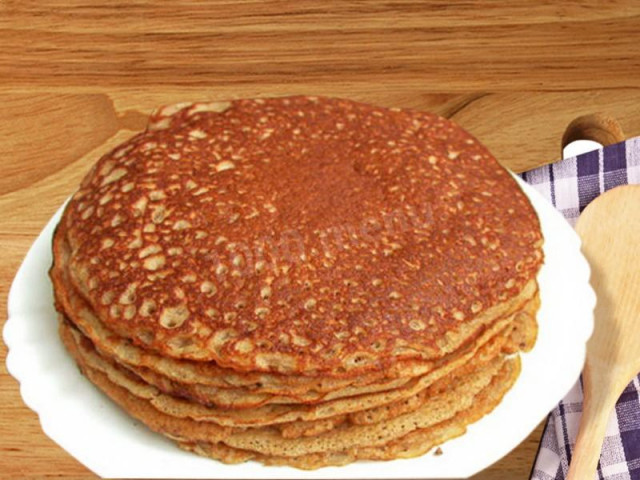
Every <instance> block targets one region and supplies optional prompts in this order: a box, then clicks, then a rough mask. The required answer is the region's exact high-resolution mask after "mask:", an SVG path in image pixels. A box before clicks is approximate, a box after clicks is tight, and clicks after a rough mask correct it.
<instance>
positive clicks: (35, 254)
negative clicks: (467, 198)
mask: <svg viewBox="0 0 640 480" xmlns="http://www.w3.org/2000/svg"><path fill="white" fill-rule="evenodd" d="M519 182H520V181H519ZM520 184H521V185H522V187H523V189H524V191H525V192H526V193H527V195H528V196H529V198H530V199H531V201H532V203H533V205H534V207H535V209H536V211H537V212H538V215H539V217H540V221H541V224H542V230H543V234H544V237H545V244H544V254H545V264H544V266H543V267H542V269H541V271H540V274H539V283H540V295H541V301H542V306H541V308H540V312H539V314H538V322H539V336H538V341H537V343H536V346H535V347H534V349H533V351H532V352H530V353H528V354H525V355H523V358H522V373H521V375H520V377H519V378H518V380H517V382H516V384H515V385H514V387H513V388H512V389H511V390H510V391H509V392H508V393H507V394H506V396H505V397H504V399H503V401H502V402H501V403H500V405H498V407H497V408H496V409H495V410H494V411H493V412H492V413H491V414H489V415H487V416H486V417H484V418H482V419H481V420H480V421H478V422H477V423H475V424H473V425H471V426H470V427H469V429H468V432H467V433H466V434H465V435H463V436H462V437H459V438H456V439H453V440H450V441H449V442H446V443H445V444H443V445H442V447H441V448H442V450H443V452H444V453H443V455H439V456H435V455H433V454H432V453H428V454H426V455H424V456H422V457H419V458H415V459H409V460H395V461H391V462H358V463H354V464H351V465H347V466H344V467H329V468H323V469H320V470H315V471H311V472H303V471H300V470H296V469H293V468H289V467H265V466H263V465H261V464H259V463H256V462H247V463H245V464H240V465H224V464H222V463H219V462H216V461H213V460H209V459H206V458H201V457H198V456H196V455H194V454H191V453H187V452H183V451H182V450H180V449H178V447H176V446H174V445H173V444H172V443H171V442H170V441H169V440H166V439H164V438H163V437H161V436H160V435H157V434H154V433H152V432H151V431H149V430H148V429H147V428H146V427H144V426H143V425H141V424H140V423H138V422H137V421H135V420H133V419H131V418H130V417H129V416H128V415H126V414H125V413H124V412H123V411H121V410H120V409H119V408H118V407H117V406H116V405H115V404H114V403H112V402H111V401H110V400H109V399H108V398H107V397H106V396H105V395H103V394H102V393H101V392H100V391H98V390H97V389H96V388H95V387H94V386H93V385H92V384H91V383H89V381H88V380H86V379H85V378H84V377H83V376H82V375H80V373H79V371H78V369H77V368H76V366H75V364H74V363H73V361H72V360H71V358H70V357H69V355H67V354H66V352H65V350H64V348H63V346H62V344H61V342H60V340H59V339H58V334H57V320H56V313H55V311H54V308H53V297H52V292H51V284H50V282H49V278H48V276H47V270H48V268H49V265H50V264H51V248H50V245H51V235H52V233H53V229H54V227H55V225H56V223H57V221H58V219H59V217H60V214H61V211H62V209H60V211H58V213H57V214H56V215H55V216H54V217H53V218H52V219H51V221H50V222H49V224H48V225H47V226H46V227H45V229H44V230H43V231H42V233H41V234H40V236H39V237H38V239H37V240H36V242H35V243H34V244H33V246H32V247H31V249H30V250H29V253H28V254H27V256H26V258H25V260H24V262H23V264H22V266H21V267H20V270H19V271H18V274H17V275H16V277H15V280H14V282H13V285H12V287H11V292H10V294H9V318H8V320H7V323H6V325H5V327H4V340H5V343H6V344H7V345H8V347H9V355H8V357H7V369H8V370H9V372H10V373H11V375H13V376H14V377H15V378H16V379H17V380H18V381H19V382H20V392H21V394H22V398H23V399H24V401H25V403H26V404H27V405H28V406H29V407H30V408H31V409H32V410H34V411H35V412H36V413H37V414H38V415H39V416H40V422H41V423H42V428H43V430H44V432H45V433H46V434H47V435H48V436H49V437H51V438H52V439H53V440H54V441H55V442H57V443H58V444H59V445H60V446H61V447H62V448H64V449H65V450H66V451H67V452H69V453H70V454H71V455H73V456H74V457H75V458H76V459H78V461H80V462H81V463H82V464H84V465H85V466H87V467H88V468H89V469H91V470H92V471H94V472H95V473H97V474H98V475H101V476H104V477H111V478H112V477H129V478H135V477H138V478H139V477H145V478H152V477H155V478H158V477H161V478H300V477H304V478H409V477H410V478H419V477H422V478H465V477H468V476H471V475H473V474H474V473H477V472H479V471H480V470H483V469H484V468H486V467H488V466H489V465H491V464H492V463H494V462H496V461H497V460H499V459H500V458H502V457H503V456H504V455H506V454H507V453H508V452H509V451H511V450H512V449H513V448H515V447H516V446H517V445H518V444H519V443H520V442H521V441H522V440H523V439H524V438H525V437H526V436H527V435H528V434H529V433H530V432H531V431H532V430H533V429H534V428H535V427H536V426H537V425H538V423H539V422H540V421H541V420H542V419H543V418H544V417H545V416H546V415H547V413H548V412H549V411H550V410H551V409H552V408H553V407H554V406H555V404H556V403H557V402H558V401H559V400H560V399H561V398H562V397H563V396H564V395H565V394H566V392H568V391H569V389H570V388H571V387H572V386H573V384H574V383H575V381H576V379H577V378H578V376H579V374H580V371H581V369H582V365H583V363H584V357H585V344H586V341H587V339H588V338H589V336H590V335H591V331H592V328H593V307H594V306H595V295H594V293H593V290H592V289H591V287H590V286H589V266H588V263H587V262H586V260H585V259H584V257H583V256H582V254H581V253H580V240H579V238H578V236H577V235H576V234H575V232H574V231H573V229H572V228H571V227H570V226H569V224H568V223H567V222H566V221H565V220H564V219H563V218H562V216H561V215H560V214H559V213H558V212H556V210H555V209H554V208H553V207H552V206H551V205H550V204H548V203H547V202H546V200H544V199H543V198H542V197H541V196H540V195H539V194H538V193H537V192H535V191H534V190H533V189H532V188H531V187H529V186H528V185H525V184H523V183H522V182H520Z"/></svg>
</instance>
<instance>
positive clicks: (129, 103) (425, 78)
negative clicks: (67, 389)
mask: <svg viewBox="0 0 640 480" xmlns="http://www.w3.org/2000/svg"><path fill="white" fill-rule="evenodd" d="M504 3H505V5H498V2H480V1H464V2H462V1H460V2H458V1H451V2H435V1H433V2H430V1H419V0H416V1H411V0H405V1H384V2H383V1H363V0H361V1H341V2H331V1H320V0H317V1H316V0H309V1H300V2H286V1H270V2H264V1H259V0H258V1H246V0H242V1H237V0H220V1H216V2H196V1H191V2H176V1H174V2H151V1H145V0H137V1H134V2H124V1H123V2H89V1H75V0H56V1H25V0H23V1H13V0H4V1H2V2H0V105H1V108H2V112H3V114H4V115H3V118H2V120H0V147H2V148H1V149H0V151H1V152H2V159H1V160H0V162H2V163H1V165H2V175H0V212H1V213H2V215H1V216H0V239H1V246H2V255H0V276H1V281H0V289H1V291H0V308H1V309H2V310H3V311H6V303H5V302H6V297H7V293H8V290H9V286H10V284H11V281H12V278H13V276H14V274H15V272H16V270H17V268H18V266H19V264H20V261H21V259H22V257H23V256H24V254H25V253H26V251H27V249H28V248H29V246H30V244H31V243H32V241H33V240H34V238H35V236H36V235H37V234H38V232H39V231H40V229H41V228H42V227H43V225H44V224H45V222H46V221H47V219H48V218H49V217H50V216H51V215H52V214H53V212H54V211H55V210H56V209H57V208H58V206H59V205H60V204H61V202H62V201H63V200H64V199H65V198H66V197H67V196H68V195H69V194H70V193H72V192H73V190H74V188H75V186H76V185H77V184H78V183H79V181H80V179H81V178H82V176H83V175H84V173H85V172H86V171H87V170H88V169H89V167H90V166H91V164H92V162H94V161H95V160H96V159H97V158H98V156H99V155H100V154H102V153H104V152H105V151H107V150H108V149H109V148H110V147H112V146H114V145H116V144H117V143H119V142H120V141H122V140H124V139H125V138H127V137H128V136H130V135H132V134H133V132H135V131H138V130H140V129H141V128H143V126H144V124H145V118H146V116H147V115H148V113H149V112H150V111H151V110H152V109H153V108H154V107H155V106H157V105H160V104H165V103H172V102H177V101H182V100H204V99H209V100H216V99H227V98H235V97H251V96H269V95H283V94H295V93H308V94H320V95H331V96H343V97H349V98H353V99H356V100H362V101H367V102H372V103H377V104H380V105H387V106H397V107H412V108H417V109H424V110H430V111H433V112H436V113H439V114H441V115H444V116H447V117H450V118H453V119H454V120H455V121H457V122H458V123H460V124H461V125H462V126H464V127H465V128H467V129H468V130H470V131H471V132H472V133H473V134H475V135H476V136H477V137H478V138H480V140H481V141H483V142H484V143H485V144H486V145H487V146H488V147H489V148H490V149H491V150H492V151H493V152H494V154H495V155H496V157H497V158H498V159H499V160H500V161H501V162H503V163H504V164H506V165H508V166H510V167H511V168H513V169H515V170H523V169H527V168H530V167H532V166H535V165H540V164H543V163H547V162H550V161H553V160H555V159H557V158H558V157H559V152H560V138H561V136H562V134H563V131H564V129H565V127H566V126H567V124H568V123H569V122H570V121H571V120H572V119H573V118H575V117H576V116H578V115H583V114H586V113H590V112H595V111H604V112H607V113H610V114H612V115H614V116H615V117H616V118H618V120H619V121H620V123H621V125H622V127H623V128H624V130H625V133H626V135H627V136H634V135H639V134H640V89H639V87H640V47H639V45H640V28H638V27H639V26H640V3H639V2H637V1H633V0H629V1H623V0H617V1H608V2H600V1H583V2H577V1H576V2H552V1H519V0H511V1H510V2H504ZM0 354H1V355H2V357H4V356H5V355H6V347H5V346H4V345H3V344H1V345H0ZM540 434H541V428H538V429H537V430H536V431H535V432H533V433H532V434H531V436H530V437H529V438H528V439H527V440H525V441H524V442H523V443H522V444H521V445H520V446H519V447H518V448H516V449H515V450H514V451H513V452H512V453H511V454H510V455H508V456H507V457H506V458H504V459H503V460H501V461H500V462H498V463H497V464H496V465H494V466H493V467H491V468H490V469H488V470H486V471H485V472H482V473H481V474H479V475H478V476H477V477H475V478H477V479H486V480H498V479H510V480H511V479H523V478H527V476H528V474H529V471H530V468H531V464H532V461H533V459H534V456H535V452H536V449H537V445H538V440H539V438H540ZM60 476H63V477H66V478H71V477H76V478H87V477H89V478H90V477H91V474H90V472H89V471H88V470H87V469H85V468H84V467H83V466H82V465H80V464H79V463H78V462H77V461H76V460H74V459H73V458H72V457H70V456H69V455H68V454H66V453H65V452H64V451H63V450H62V449H61V448H60V447H58V446H57V445H56V444H54V443H53V442H52V441H51V440H49V439H48V438H47V437H46V436H45V435H44V434H43V433H42V431H41V429H40V425H39V422H38V418H37V416H36V415H35V414H34V413H33V412H31V411H30V410H29V409H28V408H27V407H25V406H24V404H23V403H22V400H21V398H20V394H19V391H18V384H17V382H16V381H15V380H14V379H13V378H12V377H10V376H9V375H8V373H7V371H6V368H5V366H4V362H2V365H1V366H0V477H3V478H19V477H31V478H43V477H60Z"/></svg>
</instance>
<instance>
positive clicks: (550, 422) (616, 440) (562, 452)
mask: <svg viewBox="0 0 640 480" xmlns="http://www.w3.org/2000/svg"><path fill="white" fill-rule="evenodd" d="M521 177H522V178H523V179H524V180H525V181H526V182H528V183H530V184H531V185H532V186H533V187H534V188H535V189H536V190H538V191H539V192H540V193H542V194H543V195H544V196H545V197H546V198H547V199H549V200H550V201H551V203H553V205H554V206H555V207H556V208H557V209H558V210H560V212H561V213H562V214H563V215H564V216H565V217H566V219H567V220H568V221H569V222H570V223H571V224H572V225H575V222H576V220H577V219H578V216H579V215H580V212H582V210H583V209H584V208H585V207H586V206H587V205H588V204H589V202H591V201H592V200H593V199H594V198H596V197H597V196H598V195H600V194H601V193H603V192H605V191H607V190H610V189H612V188H614V187H616V186H618V185H625V184H640V137H637V138H633V139H630V140H627V141H626V142H622V143H617V144H615V145H610V146H608V147H605V148H602V149H600V150H594V151H592V152H589V153H585V154H583V155H578V156H577V157H572V158H566V159H564V160H561V161H559V162H556V163H554V164H551V165H545V166H543V167H540V168H537V169H535V170H531V171H529V172H525V173H523V174H522V175H521ZM639 352H640V349H639ZM581 412H582V383H581V381H578V382H577V383H576V385H575V386H574V387H573V388H572V389H571V391H570V392H569V393H568V394H567V396H566V397H565V398H564V399H562V401H561V402H560V403H559V404H558V406H557V407H556V408H555V409H554V410H553V411H552V412H551V413H550V415H549V418H548V419H547V424H546V427H545V431H544V433H543V435H542V440H541V442H540V449H539V450H538V455H537V458H536V461H535V464H534V466H533V471H532V476H531V478H532V479H533V480H562V479H564V478H565V476H566V474H567V471H568V469H569V462H570V461H571V451H572V449H573V445H574V443H575V439H576V435H577V433H578V425H579V422H580V416H581ZM596 478H598V479H601V480H640V376H638V377H637V378H635V379H634V381H633V382H631V383H630V384H629V385H628V386H627V388H626V389H625V390H624V393H623V394H622V396H621V397H620V399H619V400H618V403H617V404H616V408H615V410H614V412H612V414H611V418H610V419H609V424H608V426H607V432H606V437H605V440H604V445H603V447H602V453H601V456H600V462H599V464H598V472H597V477H596Z"/></svg>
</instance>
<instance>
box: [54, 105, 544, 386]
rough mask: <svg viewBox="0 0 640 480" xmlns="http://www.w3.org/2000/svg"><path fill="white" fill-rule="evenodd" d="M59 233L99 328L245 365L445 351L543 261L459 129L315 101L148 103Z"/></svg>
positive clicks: (334, 363) (413, 115)
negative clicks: (141, 120)
mask: <svg viewBox="0 0 640 480" xmlns="http://www.w3.org/2000/svg"><path fill="white" fill-rule="evenodd" d="M62 221H63V222H64V224H65V226H66V228H67V231H68V236H69V240H70V244H71V247H72V252H71V260H70V267H69V268H70V274H71V278H72V281H73V282H74V285H75V287H76V288H78V289H79V290H80V291H81V292H82V293H83V295H85V296H86V298H87V299H88V300H89V301H90V303H91V305H92V307H93V309H94V310H95V311H96V312H97V313H98V315H99V317H100V318H101V320H102V321H103V322H104V323H105V325H107V326H108V327H109V328H110V329H112V330H113V331H115V332H117V333H118V334H120V335H123V336H125V337H128V338H131V339H133V340H134V342H136V343H137V344H139V345H142V346H144V347H145V348H147V349H152V350H155V351H157V352H159V353H161V354H163V355H168V356H172V357H177V358H185V359H195V360H214V361H216V362H217V363H219V364H220V365H222V366H226V367H230V368H234V369H237V370H240V371H242V370H251V371H278V372H284V373H303V374H319V373H322V374H327V375H337V374H341V373H343V372H345V371H347V372H349V374H350V375H356V374H358V373H361V372H365V371H374V370H376V369H380V368H383V367H385V366H388V365H389V364H391V363H392V362H394V361H396V360H397V359H400V358H418V357H427V358H430V357H433V358H436V357H439V356H442V355H443V354H444V353H446V352H447V351H448V348H449V345H451V344H455V339H456V335H457V334H458V332H460V333H459V335H464V333H463V332H464V329H463V328H462V327H463V326H464V325H465V323H466V322H469V321H470V320H471V319H473V318H475V317H476V316H478V315H481V314H482V312H483V311H484V310H485V309H487V308H489V307H492V306H495V305H497V304H499V303H500V302H504V301H507V300H508V299H509V298H510V297H513V296H516V295H517V294H518V293H519V292H520V291H521V289H522V288H523V286H524V285H525V284H526V283H527V282H528V281H530V280H531V279H532V278H533V277H534V276H535V273H536V272H537V269H538V268H539V265H540V263H541V258H542V256H541V253H540V249H539V247H540V242H541V234H540V229H539V224H538V219H537V217H536V215H535V212H534V211H533V209H532V207H531V205H530V204H529V202H528V200H527V199H526V197H525V196H524V194H523V193H522V192H521V190H520V189H519V187H518V186H517V184H516V183H515V181H514V180H513V179H512V178H511V177H510V175H509V174H508V173H507V172H506V171H505V170H504V169H503V168H502V167H500V166H499V165H498V164H497V162H496V161H495V160H494V159H493V157H492V156H491V155H490V154H489V152H488V151H487V150H486V149H485V148H484V147H483V146H482V145H480V144H479V143H478V142H477V141H476V140H475V139H473V137H471V136H470V135H469V134H467V133H466V132H464V131H463V130H462V129H461V128H459V127H457V126H456V125H455V124H453V123H451V122H450V121H448V120H446V119H443V118H439V117H437V116H434V115H432V114H427V113H421V112H413V111H405V110H390V109H385V108H379V107H373V106H369V105H364V104H360V103H356V102H352V101H347V100H337V99H327V98H311V97H290V98H280V99H268V100H239V101H234V102H231V103H229V104H226V105H219V104H216V105H203V104H199V105H187V106H184V108H182V109H176V108H174V109H172V111H168V110H161V111H160V112H158V113H157V114H156V115H155V116H154V117H153V118H152V121H151V124H150V128H148V129H147V131H145V132H144V133H142V134H140V135H137V136H136V137H134V138H133V139H131V140H130V141H128V142H127V143H125V144H124V145H122V146H120V147H119V148H117V149H116V150H114V151H113V152H111V153H110V154H107V155H105V156H104V157H103V158H102V159H100V161H99V162H98V164H97V165H96V167H95V168H94V169H93V171H92V172H91V173H90V174H89V175H88V176H87V178H86V179H85V180H84V182H83V184H82V186H81V188H80V190H79V191H78V193H77V194H76V195H74V197H73V199H72V200H71V202H70V203H69V206H68V207H67V209H66V211H65V213H64V216H63V220H62Z"/></svg>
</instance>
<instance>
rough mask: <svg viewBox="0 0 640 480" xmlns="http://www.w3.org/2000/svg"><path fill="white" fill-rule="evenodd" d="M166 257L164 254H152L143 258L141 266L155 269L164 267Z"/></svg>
mask: <svg viewBox="0 0 640 480" xmlns="http://www.w3.org/2000/svg"><path fill="white" fill-rule="evenodd" d="M166 260H167V259H166V257H165V256H164V255H154V256H152V257H148V258H146V259H145V260H144V263H143V266H144V268H145V269H146V270H151V271H155V270H158V269H159V268H162V267H164V264H165V263H166Z"/></svg>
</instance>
